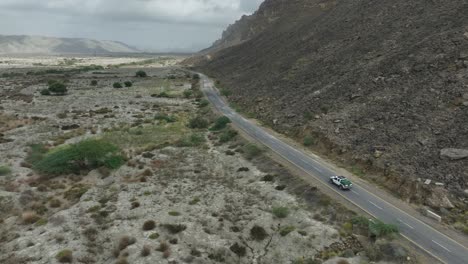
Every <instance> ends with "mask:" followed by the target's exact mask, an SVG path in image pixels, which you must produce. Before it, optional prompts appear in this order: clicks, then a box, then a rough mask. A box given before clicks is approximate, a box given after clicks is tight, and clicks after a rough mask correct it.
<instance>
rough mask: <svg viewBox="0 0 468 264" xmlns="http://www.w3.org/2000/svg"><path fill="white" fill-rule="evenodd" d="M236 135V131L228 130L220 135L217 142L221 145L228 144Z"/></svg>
mask: <svg viewBox="0 0 468 264" xmlns="http://www.w3.org/2000/svg"><path fill="white" fill-rule="evenodd" d="M237 135H238V133H237V131H235V130H232V129H228V130H226V131H224V132H223V133H221V135H220V136H219V142H221V143H226V142H229V141H231V140H232V139H233V138H235V137H236V136H237Z"/></svg>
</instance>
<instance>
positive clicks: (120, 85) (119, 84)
mask: <svg viewBox="0 0 468 264" xmlns="http://www.w3.org/2000/svg"><path fill="white" fill-rule="evenodd" d="M112 87H114V88H116V89H119V88H122V87H123V86H122V84H121V83H119V82H115V83H114V84H113V85H112Z"/></svg>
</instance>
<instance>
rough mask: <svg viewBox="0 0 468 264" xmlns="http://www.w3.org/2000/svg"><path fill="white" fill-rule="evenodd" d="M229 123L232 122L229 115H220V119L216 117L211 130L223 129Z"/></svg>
mask: <svg viewBox="0 0 468 264" xmlns="http://www.w3.org/2000/svg"><path fill="white" fill-rule="evenodd" d="M229 123H231V120H230V119H229V118H228V117H226V116H222V117H219V118H218V119H216V121H215V123H214V124H213V126H212V127H211V128H210V130H211V131H219V130H222V129H224V128H226V126H227V124H229Z"/></svg>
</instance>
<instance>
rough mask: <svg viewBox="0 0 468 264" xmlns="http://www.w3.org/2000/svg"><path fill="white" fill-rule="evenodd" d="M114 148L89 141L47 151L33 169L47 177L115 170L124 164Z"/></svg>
mask: <svg viewBox="0 0 468 264" xmlns="http://www.w3.org/2000/svg"><path fill="white" fill-rule="evenodd" d="M119 152H120V150H119V148H117V147H116V146H114V145H112V144H110V143H108V142H105V141H103V140H96V139H89V140H84V141H81V142H79V143H77V144H72V145H67V146H64V147H59V148H56V149H53V150H51V151H49V152H48V153H47V154H46V155H45V156H44V157H43V158H42V159H40V160H39V161H37V162H34V169H36V170H37V171H39V172H41V173H44V174H48V175H59V174H65V173H77V172H79V171H80V170H91V169H95V168H98V167H101V166H105V167H107V168H110V169H116V168H118V167H120V166H121V165H122V164H123V163H124V159H123V157H122V156H120V154H119Z"/></svg>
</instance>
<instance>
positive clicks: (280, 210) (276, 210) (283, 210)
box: [271, 206, 289, 218]
mask: <svg viewBox="0 0 468 264" xmlns="http://www.w3.org/2000/svg"><path fill="white" fill-rule="evenodd" d="M271 213H272V214H273V215H274V216H276V217H278V218H286V217H287V216H288V215H289V209H288V208H287V207H283V206H275V207H273V208H272V209H271Z"/></svg>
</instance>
